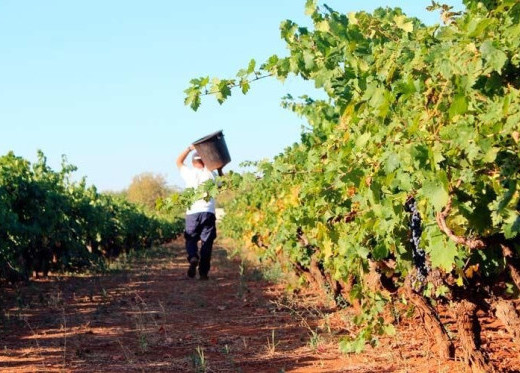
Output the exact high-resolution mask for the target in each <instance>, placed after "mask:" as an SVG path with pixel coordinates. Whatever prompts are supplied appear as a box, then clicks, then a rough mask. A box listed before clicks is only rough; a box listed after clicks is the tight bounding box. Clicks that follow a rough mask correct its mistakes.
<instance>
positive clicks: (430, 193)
mask: <svg viewBox="0 0 520 373" xmlns="http://www.w3.org/2000/svg"><path fill="white" fill-rule="evenodd" d="M421 194H422V195H423V196H424V197H425V198H426V199H427V200H429V201H430V203H431V204H432V205H433V207H434V208H435V210H436V211H440V210H442V208H443V207H444V206H446V204H447V203H448V200H449V194H448V191H447V190H446V189H445V186H444V185H443V183H442V182H441V181H440V180H428V181H426V182H425V183H424V184H423V187H422V190H421Z"/></svg>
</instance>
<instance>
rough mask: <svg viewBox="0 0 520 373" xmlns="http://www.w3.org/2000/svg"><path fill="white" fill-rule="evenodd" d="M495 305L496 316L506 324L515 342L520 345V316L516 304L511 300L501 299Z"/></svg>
mask: <svg viewBox="0 0 520 373" xmlns="http://www.w3.org/2000/svg"><path fill="white" fill-rule="evenodd" d="M494 306H495V315H496V317H497V318H498V319H499V320H500V321H501V322H502V323H503V324H504V326H505V327H506V329H507V331H508V332H509V333H510V334H511V336H512V337H513V340H514V342H515V343H516V344H517V345H518V346H520V317H519V316H518V312H517V311H516V309H515V306H514V305H513V303H512V302H511V301H506V300H503V299H502V300H499V301H498V302H497V303H496V304H495V305H494Z"/></svg>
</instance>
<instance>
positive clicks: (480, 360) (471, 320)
mask: <svg viewBox="0 0 520 373" xmlns="http://www.w3.org/2000/svg"><path fill="white" fill-rule="evenodd" d="M476 310H477V306H476V305H475V304H474V303H472V302H470V301H468V300H466V299H463V300H461V301H460V302H459V304H458V305H457V307H456V309H455V312H456V315H455V318H456V320H457V330H458V334H459V340H460V344H461V348H462V351H463V353H464V359H465V360H466V362H467V364H468V365H469V366H470V367H471V370H472V372H473V373H489V372H494V371H495V370H494V368H493V366H492V365H490V364H489V362H488V360H487V357H486V356H485V355H484V353H483V352H482V351H481V350H480V324H479V322H478V319H477V315H476Z"/></svg>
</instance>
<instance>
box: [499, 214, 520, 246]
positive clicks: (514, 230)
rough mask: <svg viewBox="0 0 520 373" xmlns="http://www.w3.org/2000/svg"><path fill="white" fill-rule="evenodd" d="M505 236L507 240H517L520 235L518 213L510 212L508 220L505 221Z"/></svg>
mask: <svg viewBox="0 0 520 373" xmlns="http://www.w3.org/2000/svg"><path fill="white" fill-rule="evenodd" d="M502 229H503V230H504V236H505V237H506V238H507V239H512V238H515V237H516V236H518V235H519V234H520V214H518V212H516V211H512V210H511V211H510V212H509V214H508V216H507V218H506V219H504V225H503V226H502Z"/></svg>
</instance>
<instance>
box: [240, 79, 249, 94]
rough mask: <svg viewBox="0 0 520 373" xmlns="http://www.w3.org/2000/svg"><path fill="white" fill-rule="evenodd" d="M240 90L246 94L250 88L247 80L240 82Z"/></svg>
mask: <svg viewBox="0 0 520 373" xmlns="http://www.w3.org/2000/svg"><path fill="white" fill-rule="evenodd" d="M240 88H241V89H242V93H243V94H246V93H247V91H249V88H250V85H249V81H248V80H247V79H242V80H240Z"/></svg>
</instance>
